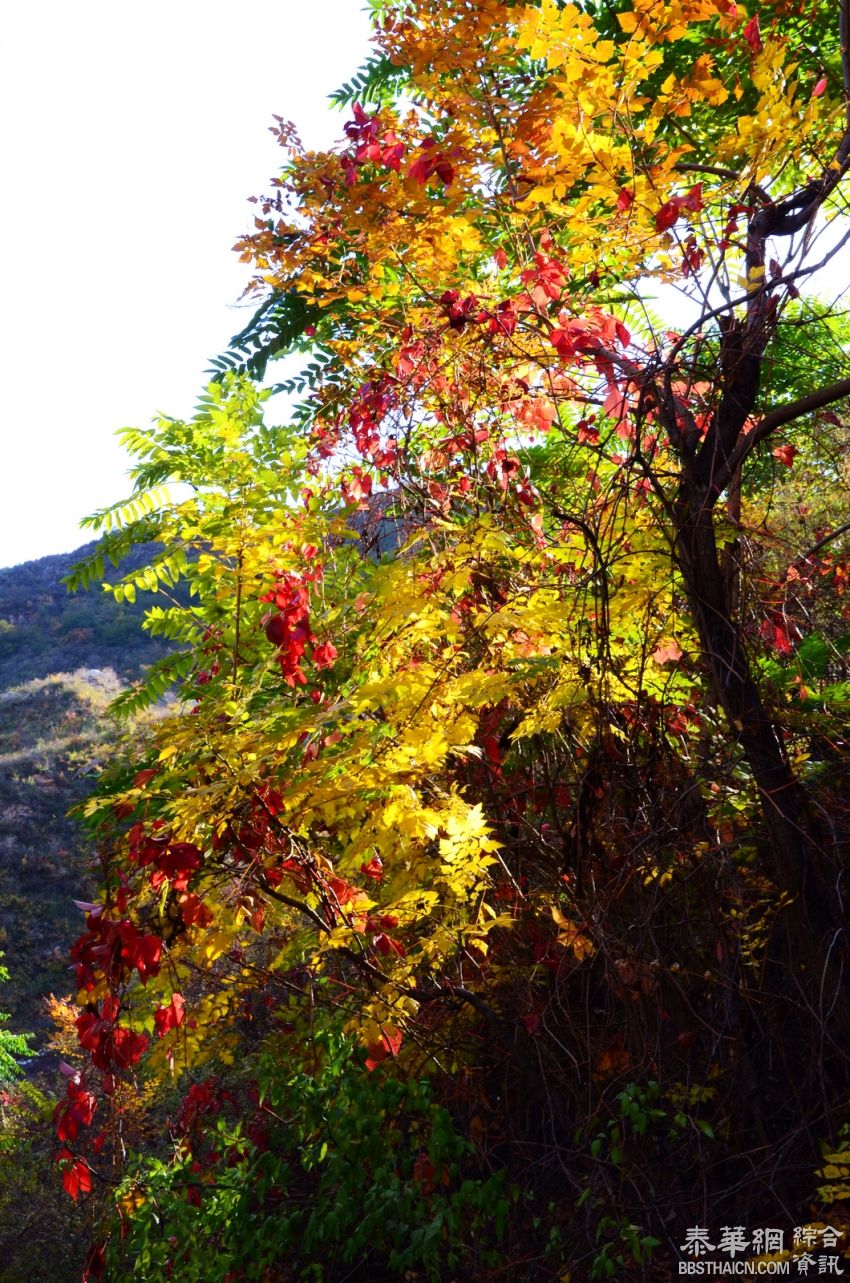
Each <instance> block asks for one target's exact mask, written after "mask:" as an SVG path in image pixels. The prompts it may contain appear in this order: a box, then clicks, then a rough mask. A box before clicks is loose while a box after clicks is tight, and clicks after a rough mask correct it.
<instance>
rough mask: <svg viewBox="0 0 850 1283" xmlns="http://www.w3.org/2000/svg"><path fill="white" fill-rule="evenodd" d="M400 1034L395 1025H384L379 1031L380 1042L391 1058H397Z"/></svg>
mask: <svg viewBox="0 0 850 1283" xmlns="http://www.w3.org/2000/svg"><path fill="white" fill-rule="evenodd" d="M401 1038H402V1036H401V1032H400V1030H398V1029H396V1027H395V1025H384V1027H383V1029H382V1030H381V1041H382V1042H383V1044H384V1046H385V1047H386V1049H387V1051H388V1052H389V1053H390V1055H391V1056H397V1055H398V1053H399V1048H400V1047H401Z"/></svg>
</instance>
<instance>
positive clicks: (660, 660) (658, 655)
mask: <svg viewBox="0 0 850 1283" xmlns="http://www.w3.org/2000/svg"><path fill="white" fill-rule="evenodd" d="M652 658H653V659H654V660H655V662H656V664H669V663H678V661H679V660H680V659H681V658H682V648H681V646H680V645H679V643H678V642H677V641H676V639H675V637H672V638H670V639H669V640H668V641H663V642H662V643H661V645H660V646H659V647H658V649H657V650H654V651H653V652H652Z"/></svg>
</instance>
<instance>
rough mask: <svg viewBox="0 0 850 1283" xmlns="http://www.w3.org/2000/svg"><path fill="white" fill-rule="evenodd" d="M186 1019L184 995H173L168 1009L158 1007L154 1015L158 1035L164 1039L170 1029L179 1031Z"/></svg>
mask: <svg viewBox="0 0 850 1283" xmlns="http://www.w3.org/2000/svg"><path fill="white" fill-rule="evenodd" d="M185 1018H186V1003H185V1001H184V998H183V995H182V993H173V994H172V995H171V1002H170V1003H169V1005H168V1006H167V1007H157V1009H156V1011H155V1012H154V1013H153V1022H154V1024H155V1025H156V1035H157V1037H158V1038H164V1037H165V1035H166V1034H167V1033H168V1031H169V1029H177V1028H179V1026H180V1025H182V1023H183V1021H184V1020H185Z"/></svg>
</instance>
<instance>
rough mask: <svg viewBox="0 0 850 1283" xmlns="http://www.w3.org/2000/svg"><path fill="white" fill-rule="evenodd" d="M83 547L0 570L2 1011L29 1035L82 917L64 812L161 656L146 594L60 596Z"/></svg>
mask: <svg viewBox="0 0 850 1283" xmlns="http://www.w3.org/2000/svg"><path fill="white" fill-rule="evenodd" d="M94 548H95V545H94V544H88V545H86V546H85V547H82V548H79V549H77V550H76V551H75V552H72V553H67V554H62V555H59V556H52V557H43V558H41V559H39V560H38V561H29V562H25V563H24V564H23V565H19V566H14V567H12V568H9V569H4V570H0V951H5V953H6V963H7V965H8V967H9V971H10V980H9V983H8V984H7V985H6V986H5V988H4V992H3V997H2V1007H3V1008H4V1009H5V1010H8V1011H9V1012H10V1013H11V1017H12V1019H11V1027H12V1028H13V1029H16V1030H26V1029H29V1030H35V1031H36V1033H37V1034H38V1033H39V1031H41V1030H42V1029H45V1028H46V1027H47V1020H46V1017H45V1016H44V1014H43V1013H42V1011H41V1009H40V997H41V995H44V994H48V993H50V992H56V993H65V992H67V991H68V990H69V988H70V975H69V971H68V962H67V953H68V946H69V945H70V943H71V942H72V940H73V939H74V937H75V935H76V933H77V931H78V929H79V925H80V921H81V916H80V913H79V910H78V909H76V908H75V906H74V903H73V902H74V900H85V899H87V898H88V897H89V895H90V894H91V892H92V889H93V885H94V882H93V879H92V876H91V870H92V859H93V855H92V852H91V851H88V850H86V849H85V848H84V847H83V846H82V845H81V840H80V837H79V834H78V832H77V829H76V826H75V824H74V822H73V821H72V820H71V819H69V818H68V814H67V812H68V810H69V808H70V807H71V806H73V805H74V804H75V803H76V802H78V801H80V799H81V798H82V797H83V796H84V795H85V793H86V792H87V790H88V788H89V787H90V783H91V775H92V773H93V772H95V771H96V770H97V769H98V766H99V764H100V761H101V758H102V754H103V750H104V748H105V746H106V745H108V744H114V743H115V742H116V741H117V740H118V739H119V738H120V736H121V735H122V734H123V733H124V732H123V730H122V728H121V727H120V726H119V725H118V724H117V723H116V722H115V721H114V720H113V719H111V718H110V717H109V716H108V715H107V709H108V706H109V703H110V701H111V700H112V699H113V698H114V696H115V695H116V694H118V692H119V691H120V689H121V687H122V683H123V682H125V681H127V680H131V679H132V678H133V677H135V676H137V675H138V673H139V671H140V670H141V669H142V668H143V667H144V665H146V664H148V663H150V662H152V661H153V660H155V659H157V658H159V657H160V656H161V655H163V654H164V653H165V651H166V647H165V645H164V644H163V643H162V642H160V641H157V640H153V639H151V638H149V637H148V636H147V634H146V633H144V632H143V631H142V628H141V617H142V614H143V612H144V609H145V600H144V599H145V598H149V596H150V595H149V594H142V593H140V594H139V598H138V600H137V601H136V603H135V604H133V605H130V604H123V605H118V604H117V603H116V602H115V601H114V599H113V598H112V597H111V595H109V594H108V593H105V592H103V591H102V590H100V589H93V590H91V591H89V592H87V593H78V594H75V595H73V596H72V595H71V594H69V593H68V591H67V589H66V588H65V586H64V584H63V583H62V582H61V581H62V578H63V577H64V576H65V575H67V574H68V573H69V571H70V570H71V568H72V566H73V565H74V564H75V563H76V562H78V561H79V560H81V559H82V558H83V557H85V556H87V555H90V554H91V553H92V551H93V550H94ZM144 555H145V554H144V550H141V549H140V550H138V551H136V552H134V553H133V554H132V556H131V557H130V558H127V560H126V561H125V563H124V564H123V566H122V570H123V571H126V570H128V569H130V568H131V567H132V566H133V565H137V564H141V563H142V562H143V561H144ZM113 575H115V576H117V572H115V571H113Z"/></svg>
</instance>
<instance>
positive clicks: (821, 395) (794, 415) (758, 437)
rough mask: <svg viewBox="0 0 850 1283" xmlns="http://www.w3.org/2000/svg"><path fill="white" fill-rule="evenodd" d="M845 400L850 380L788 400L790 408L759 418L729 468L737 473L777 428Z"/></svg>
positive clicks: (734, 455) (736, 448)
mask: <svg viewBox="0 0 850 1283" xmlns="http://www.w3.org/2000/svg"><path fill="white" fill-rule="evenodd" d="M845 397H850V379H839V380H838V382H837V383H831V384H830V385H829V386H828V387H825V388H818V390H817V392H810V393H809V395H808V396H803V397H800V398H799V400H797V401H789V402H788V404H787V405H781V406H779V408H778V409H776V410H771V412H770V414H766V415H765V416H764V418H763V419H760V420H759V422H758V423H757V424H756V426H755V427H754V428H753V430H752V432H749V433H748V434H747V435H746V436H745V437H742V438H741V440H740V441H739V442H738V444H737V446H736V447H735V449H734V451H733V452H732V455H731V456H730V459H729V465H728V466H729V469H730V470H731V471H732V472H734V471H735V469H736V468H737V467H739V466H740V465H741V464H742V463H743V462H744V460H745V459H746V457H747V455H748V454H750V453H751V452H752V451H753V450H754V449H755V447H756V446H757V445H758V444H759V443H760V442H761V441H764V440H765V438H766V437H769V436H770V434H771V433H772V432H775V431H776V429H777V428H781V427H783V426H784V425H785V424H786V423H793V422H794V421H795V420H796V419H801V418H802V417H803V415H804V414H811V413H812V411H814V410H821V409H823V407H824V406H826V405H833V404H834V403H835V402H836V401H841V400H843V399H844V398H845Z"/></svg>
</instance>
